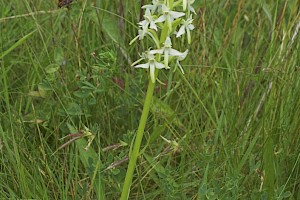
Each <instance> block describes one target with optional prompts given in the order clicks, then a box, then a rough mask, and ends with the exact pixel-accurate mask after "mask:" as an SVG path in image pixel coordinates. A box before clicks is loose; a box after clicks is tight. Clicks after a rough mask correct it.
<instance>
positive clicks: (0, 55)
mask: <svg viewBox="0 0 300 200" xmlns="http://www.w3.org/2000/svg"><path fill="white" fill-rule="evenodd" d="M35 31H36V30H34V31H32V32H30V33H28V34H27V35H25V36H24V37H22V38H21V39H19V40H18V41H17V42H16V43H15V44H13V45H12V46H11V47H10V48H9V49H7V50H6V51H4V52H2V53H0V59H2V58H3V57H4V56H6V55H7V54H9V53H10V52H11V51H12V50H14V49H15V48H17V47H18V46H20V45H21V44H23V42H25V41H26V40H27V39H28V38H29V37H30V36H31V35H32V34H33V33H34V32H35Z"/></svg>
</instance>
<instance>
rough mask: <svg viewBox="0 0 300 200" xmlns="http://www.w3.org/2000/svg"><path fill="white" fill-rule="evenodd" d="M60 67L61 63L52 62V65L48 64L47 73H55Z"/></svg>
mask: <svg viewBox="0 0 300 200" xmlns="http://www.w3.org/2000/svg"><path fill="white" fill-rule="evenodd" d="M58 69H59V65H57V64H51V65H48V66H47V67H46V69H45V70H46V73H47V74H53V73H55V72H57V71H58Z"/></svg>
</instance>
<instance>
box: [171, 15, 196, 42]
mask: <svg viewBox="0 0 300 200" xmlns="http://www.w3.org/2000/svg"><path fill="white" fill-rule="evenodd" d="M192 23H193V18H192V15H191V16H190V17H189V18H188V19H187V20H182V22H181V24H182V26H181V27H180V29H179V31H178V32H177V34H176V37H180V36H181V35H183V34H185V32H186V33H187V38H188V43H189V44H191V33H190V31H191V30H193V29H194V28H195V26H194V25H193V24H192Z"/></svg>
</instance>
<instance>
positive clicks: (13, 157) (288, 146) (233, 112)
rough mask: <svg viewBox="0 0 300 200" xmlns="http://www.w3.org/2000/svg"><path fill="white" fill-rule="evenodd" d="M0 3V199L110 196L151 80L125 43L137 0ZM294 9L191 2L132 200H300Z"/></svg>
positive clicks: (160, 89) (133, 30) (299, 15)
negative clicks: (191, 24)
mask: <svg viewBox="0 0 300 200" xmlns="http://www.w3.org/2000/svg"><path fill="white" fill-rule="evenodd" d="M145 3H147V2H145ZM0 5H1V6H0V153H1V156H0V180H1V181H0V198H1V199H8V198H11V199H30V198H32V199H118V198H119V197H120V194H121V189H122V184H123V181H124V177H125V173H126V166H127V163H126V162H127V160H128V157H127V155H128V153H129V152H130V149H131V146H132V141H133V140H134V137H135V132H136V128H137V126H138V120H139V116H140V113H141V108H142V104H143V102H142V99H144V95H145V91H146V85H147V83H146V82H145V81H144V79H143V78H142V77H143V76H144V75H145V74H144V73H145V72H144V71H142V70H141V71H140V70H135V69H133V68H132V67H130V64H131V62H132V60H136V59H137V58H138V56H139V55H138V52H141V50H143V48H144V47H143V45H141V44H135V45H133V46H129V45H128V43H129V41H130V40H131V39H132V38H133V37H134V36H135V35H136V34H137V26H136V23H137V22H138V21H139V20H140V2H139V1H120V2H117V1H107V0H106V1H99V0H95V1H85V0H78V1H74V2H73V3H72V4H71V5H70V7H69V9H68V8H62V9H58V8H57V5H56V3H55V2H53V1H38V0H37V1H22V2H19V3H16V2H13V1H7V0H0ZM299 7H300V5H299V2H298V1H271V0H269V1H244V0H242V1H225V0H218V1H210V2H209V1H196V3H195V8H196V10H197V13H198V16H197V18H196V20H195V26H196V29H197V30H196V31H195V32H194V35H193V43H192V45H191V46H190V52H191V53H190V54H189V57H188V58H187V59H186V60H185V61H184V65H183V67H184V69H185V73H186V74H185V75H184V76H182V75H180V73H177V72H175V73H174V72H172V71H165V72H164V73H162V74H160V77H159V78H160V80H162V81H163V82H164V83H166V85H158V86H157V88H156V89H155V98H154V101H153V103H152V107H151V109H150V113H151V116H150V118H149V119H148V124H147V126H146V132H145V134H146V137H145V140H143V143H142V153H141V155H140V156H139V159H138V165H137V167H136V173H135V176H134V180H133V184H132V190H131V191H132V192H131V196H130V199H275V198H276V199H299V198H300V193H299V191H300V186H299V180H300V176H299V170H300V168H299V166H300V165H299V159H300V153H299V149H300V134H299V132H300V121H299V119H298V118H299V117H298V116H299V113H300V101H299V98H300V90H299V86H300V85H299V84H300V76H299V60H300V57H299V53H298V52H299V23H300V22H299V19H300V12H299ZM182 45H185V44H183V43H182V44H181V43H177V44H174V46H177V47H180V46H182ZM91 139H93V140H92V141H91ZM89 142H91V143H90V146H89V144H88V143H89ZM84 148H86V149H87V150H84ZM124 163H125V164H124Z"/></svg>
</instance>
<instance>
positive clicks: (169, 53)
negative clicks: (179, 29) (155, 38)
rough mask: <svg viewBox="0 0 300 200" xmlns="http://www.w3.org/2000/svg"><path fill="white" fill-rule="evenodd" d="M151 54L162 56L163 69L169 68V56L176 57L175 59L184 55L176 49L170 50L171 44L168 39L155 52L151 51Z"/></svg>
mask: <svg viewBox="0 0 300 200" xmlns="http://www.w3.org/2000/svg"><path fill="white" fill-rule="evenodd" d="M150 52H151V53H153V54H154V53H158V54H163V55H164V64H165V68H166V69H169V68H170V67H169V66H168V65H169V64H168V63H169V56H176V57H182V56H184V54H185V52H184V53H181V52H180V51H177V50H176V49H173V48H172V42H171V39H170V37H167V38H166V40H165V42H164V46H163V47H162V48H161V49H156V50H151V51H150Z"/></svg>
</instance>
